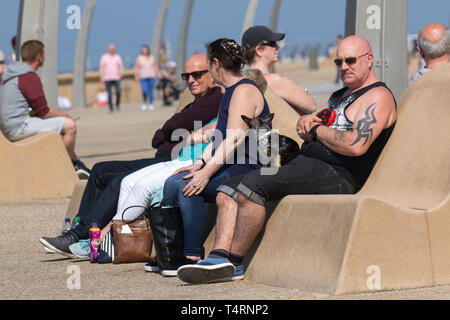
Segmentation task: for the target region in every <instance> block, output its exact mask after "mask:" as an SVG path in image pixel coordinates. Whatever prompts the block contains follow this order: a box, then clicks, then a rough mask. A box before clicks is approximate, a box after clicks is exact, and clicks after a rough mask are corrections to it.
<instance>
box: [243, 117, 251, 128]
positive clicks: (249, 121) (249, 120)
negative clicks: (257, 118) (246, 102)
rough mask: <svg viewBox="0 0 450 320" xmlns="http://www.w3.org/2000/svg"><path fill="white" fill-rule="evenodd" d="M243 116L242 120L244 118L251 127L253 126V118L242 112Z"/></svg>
mask: <svg viewBox="0 0 450 320" xmlns="http://www.w3.org/2000/svg"><path fill="white" fill-rule="evenodd" d="M241 118H242V120H244V122H245V124H246V125H247V126H248V127H249V128H253V120H252V119H250V118H249V117H247V116H245V115H243V114H241Z"/></svg>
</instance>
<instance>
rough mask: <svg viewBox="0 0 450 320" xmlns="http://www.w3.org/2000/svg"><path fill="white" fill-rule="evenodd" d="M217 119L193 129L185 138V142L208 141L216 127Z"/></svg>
mask: <svg viewBox="0 0 450 320" xmlns="http://www.w3.org/2000/svg"><path fill="white" fill-rule="evenodd" d="M216 125H217V120H216V121H214V122H211V123H210V124H208V125H206V126H204V127H202V128H200V129H199V130H197V131H193V132H192V133H191V134H190V135H189V136H188V137H187V139H186V144H197V143H201V142H208V140H210V139H211V136H212V135H213V133H214V129H215V128H216Z"/></svg>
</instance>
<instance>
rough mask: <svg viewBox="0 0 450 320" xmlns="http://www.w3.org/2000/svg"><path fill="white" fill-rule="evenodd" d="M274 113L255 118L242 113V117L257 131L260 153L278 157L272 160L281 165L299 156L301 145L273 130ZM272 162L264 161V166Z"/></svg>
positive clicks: (268, 165) (268, 156) (278, 165)
mask: <svg viewBox="0 0 450 320" xmlns="http://www.w3.org/2000/svg"><path fill="white" fill-rule="evenodd" d="M274 115H275V114H273V113H271V114H269V115H268V116H267V117H265V118H259V117H256V118H253V119H250V118H249V117H247V116H244V115H241V118H242V120H244V122H245V123H246V124H247V126H248V127H249V128H250V129H253V130H255V131H256V140H257V143H258V149H259V152H260V154H262V155H263V156H266V157H267V158H270V159H272V158H273V157H276V158H277V159H272V160H275V163H276V166H277V167H280V166H284V165H286V164H287V163H289V161H291V160H292V159H294V158H295V157H296V156H298V155H299V154H300V147H299V146H298V143H297V142H296V141H295V140H293V139H291V138H289V137H287V136H284V135H281V134H278V133H276V132H273V131H272V128H271V126H270V124H271V123H272V120H273V117H274ZM272 139H273V140H272ZM272 155H273V156H272ZM278 156H279V157H278ZM271 163H272V161H270V162H267V163H266V161H264V166H266V167H270V164H271Z"/></svg>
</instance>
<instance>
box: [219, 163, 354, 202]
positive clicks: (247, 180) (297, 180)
mask: <svg viewBox="0 0 450 320" xmlns="http://www.w3.org/2000/svg"><path fill="white" fill-rule="evenodd" d="M219 190H220V191H222V192H224V193H226V194H228V195H230V196H232V197H233V196H234V194H233V192H230V191H232V190H236V191H239V192H240V193H242V194H244V195H245V196H246V197H247V198H248V199H250V200H252V201H254V202H256V203H258V204H260V205H262V206H264V205H265V203H266V201H270V200H278V199H281V198H283V197H285V196H287V195H290V194H352V193H355V192H356V191H357V190H356V188H355V187H354V186H353V185H351V184H350V183H349V182H348V181H347V180H346V179H344V178H343V177H342V176H340V175H339V174H338V172H336V170H335V169H334V168H333V167H332V166H330V165H329V164H327V163H325V162H323V161H321V160H318V159H314V158H309V157H305V156H303V155H300V156H298V157H296V158H295V159H293V160H292V161H290V162H289V163H288V164H287V165H285V166H282V167H281V168H279V169H278V172H277V173H275V174H272V175H263V174H261V169H260V170H255V171H252V172H250V173H248V174H246V175H244V176H237V177H233V178H231V179H230V180H228V181H226V182H225V183H223V185H222V186H220V187H219ZM228 190H230V191H228Z"/></svg>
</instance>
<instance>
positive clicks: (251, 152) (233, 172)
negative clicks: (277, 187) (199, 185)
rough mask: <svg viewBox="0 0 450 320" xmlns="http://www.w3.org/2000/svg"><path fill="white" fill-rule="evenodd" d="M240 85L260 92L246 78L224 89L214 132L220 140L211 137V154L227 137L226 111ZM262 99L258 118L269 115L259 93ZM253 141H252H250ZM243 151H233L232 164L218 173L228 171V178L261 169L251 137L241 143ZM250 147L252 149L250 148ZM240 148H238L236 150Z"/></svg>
mask: <svg viewBox="0 0 450 320" xmlns="http://www.w3.org/2000/svg"><path fill="white" fill-rule="evenodd" d="M241 84H251V85H253V86H255V87H256V88H258V90H259V91H260V92H261V90H260V89H259V87H258V86H257V85H256V83H255V82H253V81H252V80H250V79H248V78H243V79H242V80H240V81H239V82H237V83H236V84H234V85H232V86H231V87H228V88H226V89H225V94H224V95H223V98H222V101H221V102H220V106H219V116H218V119H217V125H216V131H219V132H220V137H221V138H222V139H216V134H215V135H214V136H213V137H212V141H213V149H212V154H213V155H214V153H215V152H216V149H217V148H218V147H219V145H220V143H221V142H222V141H223V140H224V139H225V138H226V137H227V123H228V109H229V108H230V102H231V98H232V96H233V93H234V90H235V89H236V88H237V87H238V86H240V85H241ZM261 94H262V96H263V99H264V108H263V110H262V111H261V113H260V114H259V115H258V117H266V116H268V115H269V114H270V110H269V105H268V104H267V101H266V98H264V94H263V93H262V92H261ZM251 140H253V141H251ZM243 144H244V147H245V151H244V152H243V153H240V152H239V151H237V150H235V152H234V155H233V159H231V160H232V163H225V164H224V165H223V166H222V168H221V169H219V171H218V172H221V171H222V170H226V171H228V173H229V174H230V176H232V177H233V176H238V175H242V174H245V173H247V172H250V171H253V170H256V169H260V168H261V167H262V164H261V161H260V157H259V154H258V149H257V143H256V140H255V139H254V137H253V136H251V135H247V136H246V137H245V141H244V142H243ZM252 146H253V147H254V148H252ZM239 148H240V146H239V147H238V149H239Z"/></svg>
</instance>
